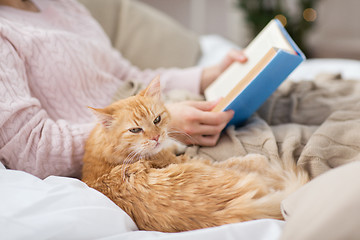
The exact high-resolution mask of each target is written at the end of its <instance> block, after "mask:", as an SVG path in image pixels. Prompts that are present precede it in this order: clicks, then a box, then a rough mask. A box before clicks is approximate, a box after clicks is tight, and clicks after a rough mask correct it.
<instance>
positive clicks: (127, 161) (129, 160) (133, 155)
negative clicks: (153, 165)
mask: <svg viewBox="0 0 360 240" xmlns="http://www.w3.org/2000/svg"><path fill="white" fill-rule="evenodd" d="M138 156H139V152H137V151H132V152H131V153H130V154H129V155H128V156H127V157H126V158H125V160H124V161H123V163H122V165H121V170H122V173H123V174H122V177H123V181H125V176H126V165H127V164H131V163H134V162H136V161H138V160H140V159H141V157H140V158H139V159H136V160H135V161H134V158H136V157H138Z"/></svg>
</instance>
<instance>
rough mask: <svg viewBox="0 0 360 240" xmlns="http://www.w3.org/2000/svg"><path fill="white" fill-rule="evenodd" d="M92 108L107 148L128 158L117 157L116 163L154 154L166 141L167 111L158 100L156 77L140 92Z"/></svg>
mask: <svg viewBox="0 0 360 240" xmlns="http://www.w3.org/2000/svg"><path fill="white" fill-rule="evenodd" d="M93 110H94V112H95V113H96V115H97V117H98V119H99V122H100V124H99V125H98V128H100V131H99V133H100V134H103V135H104V136H103V137H104V139H105V140H106V145H107V146H106V148H107V150H108V151H110V152H112V154H113V155H114V156H122V157H127V158H126V159H123V160H121V158H119V160H117V161H119V162H117V163H122V162H125V161H126V162H129V163H130V162H135V161H136V160H139V159H140V158H143V157H149V156H151V155H154V154H156V153H158V152H160V151H161V150H162V149H163V148H164V146H165V144H166V142H167V140H168V124H169V122H170V114H169V112H168V111H167V109H166V107H165V105H164V103H163V102H162V101H161V88H160V80H159V76H158V77H156V78H154V79H153V80H152V81H151V83H150V84H149V86H148V87H147V88H146V89H145V90H143V91H141V92H140V93H139V94H137V95H135V96H132V97H129V98H127V99H123V100H119V101H117V102H114V103H113V104H111V105H109V106H108V107H106V108H104V109H93ZM121 161H122V162H121Z"/></svg>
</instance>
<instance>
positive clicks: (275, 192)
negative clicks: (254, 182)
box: [257, 160, 310, 219]
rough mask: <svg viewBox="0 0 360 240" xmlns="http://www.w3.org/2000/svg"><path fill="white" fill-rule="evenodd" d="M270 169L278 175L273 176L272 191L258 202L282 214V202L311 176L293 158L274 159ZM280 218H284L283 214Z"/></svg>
mask: <svg viewBox="0 0 360 240" xmlns="http://www.w3.org/2000/svg"><path fill="white" fill-rule="evenodd" d="M271 168H272V169H271ZM269 170H270V171H273V172H274V173H275V174H276V175H277V176H272V177H273V179H272V180H273V189H272V192H271V193H270V194H268V195H266V196H264V197H263V198H260V199H258V200H257V204H258V205H259V206H262V207H263V208H265V209H269V210H271V209H273V210H274V213H277V214H280V212H279V211H280V204H281V202H282V201H283V200H284V199H285V198H287V197H288V196H289V195H290V194H292V193H294V192H295V191H296V190H298V189H299V188H300V187H302V186H303V185H305V184H306V183H307V182H309V180H310V178H309V174H308V173H307V172H306V170H305V169H304V168H303V167H302V166H297V164H296V163H295V161H293V160H288V161H286V160H285V161H276V162H275V161H273V162H271V167H270V169H269ZM279 219H282V216H281V215H279Z"/></svg>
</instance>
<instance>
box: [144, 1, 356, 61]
mask: <svg viewBox="0 0 360 240" xmlns="http://www.w3.org/2000/svg"><path fill="white" fill-rule="evenodd" d="M140 1H142V2H144V3H147V4H149V5H151V6H153V7H155V8H157V9H159V10H161V11H163V12H165V13H167V14H168V15H170V16H172V17H173V18H175V19H176V20H177V21H178V22H180V23H181V24H182V25H184V26H185V27H187V28H189V29H191V30H193V31H195V32H196V33H198V34H218V35H221V36H223V37H225V38H227V39H229V40H231V41H233V42H235V43H236V44H237V45H239V46H240V47H245V46H246V45H247V44H248V43H249V41H250V40H251V39H252V38H253V37H254V35H256V33H257V32H258V31H259V30H261V29H262V28H263V27H264V25H265V24H266V23H267V22H268V21H270V19H272V18H274V17H276V18H278V19H279V20H280V21H281V22H282V23H283V24H284V25H285V27H286V28H287V30H288V32H289V33H290V35H291V36H292V37H293V38H294V40H295V41H296V42H297V43H298V45H299V46H300V47H301V48H302V50H303V51H304V52H305V53H306V55H307V57H308V58H350V59H358V60H360V13H359V12H360V0H180V1H174V0H140Z"/></svg>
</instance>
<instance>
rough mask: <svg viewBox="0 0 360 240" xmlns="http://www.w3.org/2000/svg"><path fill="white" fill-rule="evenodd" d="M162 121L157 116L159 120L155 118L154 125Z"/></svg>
mask: <svg viewBox="0 0 360 240" xmlns="http://www.w3.org/2000/svg"><path fill="white" fill-rule="evenodd" d="M160 121H161V117H160V115H159V116H157V118H155V120H154V124H158V123H159V122H160Z"/></svg>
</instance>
